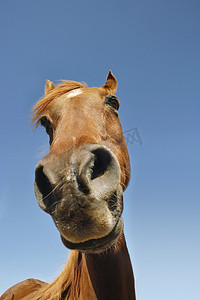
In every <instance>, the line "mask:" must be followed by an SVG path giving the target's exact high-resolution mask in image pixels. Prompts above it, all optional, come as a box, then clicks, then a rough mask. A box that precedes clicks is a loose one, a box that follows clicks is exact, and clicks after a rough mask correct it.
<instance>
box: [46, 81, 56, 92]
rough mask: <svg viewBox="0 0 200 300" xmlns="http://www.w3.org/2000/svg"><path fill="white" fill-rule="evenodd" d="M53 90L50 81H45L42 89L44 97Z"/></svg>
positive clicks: (53, 87)
mask: <svg viewBox="0 0 200 300" xmlns="http://www.w3.org/2000/svg"><path fill="white" fill-rule="evenodd" d="M53 89H55V85H54V84H53V82H52V81H50V80H47V81H46V83H45V88H44V92H45V95H47V94H48V93H49V92H50V91H51V90H53Z"/></svg>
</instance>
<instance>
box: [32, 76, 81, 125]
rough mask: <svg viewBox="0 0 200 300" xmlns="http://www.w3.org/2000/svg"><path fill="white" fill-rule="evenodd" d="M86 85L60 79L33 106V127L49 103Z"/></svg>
mask: <svg viewBox="0 0 200 300" xmlns="http://www.w3.org/2000/svg"><path fill="white" fill-rule="evenodd" d="M86 87H87V85H86V84H85V83H80V82H77V81H72V80H62V81H61V82H60V83H59V84H58V85H57V86H56V87H55V88H54V89H53V90H51V91H50V92H49V93H48V94H45V95H44V96H43V97H42V98H41V99H40V100H39V101H38V102H37V103H36V104H35V105H34V107H33V113H32V122H33V124H35V125H34V127H37V126H38V124H39V118H40V116H41V115H42V113H43V112H44V111H45V109H46V107H47V106H48V105H49V103H50V102H51V101H52V100H54V99H55V98H58V97H60V96H62V95H64V94H66V93H68V92H70V91H72V90H75V89H79V88H86Z"/></svg>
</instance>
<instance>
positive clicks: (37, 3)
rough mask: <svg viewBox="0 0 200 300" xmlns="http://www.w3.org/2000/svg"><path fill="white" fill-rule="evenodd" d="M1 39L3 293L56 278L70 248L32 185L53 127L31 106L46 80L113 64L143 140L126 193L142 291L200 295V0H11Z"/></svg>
mask: <svg viewBox="0 0 200 300" xmlns="http://www.w3.org/2000/svg"><path fill="white" fill-rule="evenodd" d="M0 41H1V47H0V113H1V117H0V128H1V147H0V157H1V164H0V165H1V172H0V176H1V179H0V294H1V293H2V292H3V291H5V290H6V289H7V288H8V287H10V286H11V285H13V284H15V283H16V282H19V281H21V280H24V279H26V278H30V277H33V278H38V279H41V280H44V281H48V280H52V279H54V278H55V277H56V276H57V275H58V274H59V272H60V271H61V270H62V268H63V266H64V263H65V261H66V259H67V257H68V253H69V252H68V250H67V249H66V248H65V247H64V246H63V244H62V243H61V241H60V238H59V234H58V232H57V229H56V228H55V226H54V224H53V222H52V220H51V218H50V216H48V215H47V214H45V213H44V212H43V211H42V210H41V209H40V208H39V207H38V205H37V202H36V199H35V196H34V192H33V182H34V168H35V165H36V164H37V162H38V161H39V160H40V158H41V157H42V156H43V155H44V154H46V153H47V152H48V138H47V136H46V135H45V132H44V130H42V129H38V130H36V131H32V129H31V126H30V123H29V121H30V114H31V108H32V106H33V105H34V103H35V102H36V101H37V99H39V98H40V97H41V96H42V94H43V88H44V84H45V81H46V79H50V80H53V81H55V80H59V79H71V80H77V81H85V82H86V83H87V84H88V85H89V86H100V85H102V84H104V82H105V80H106V76H107V74H108V71H109V69H112V71H113V73H114V75H115V76H116V77H117V79H118V83H119V87H118V92H117V96H118V97H119V99H120V102H121V107H120V118H121V123H122V127H123V130H124V131H126V130H132V129H133V128H137V130H138V133H139V135H140V137H141V140H142V144H140V143H139V142H137V141H135V142H134V143H131V142H130V141H129V143H128V148H129V153H130V157H131V166H132V178H131V182H130V185H129V187H128V189H127V191H126V192H125V195H124V201H125V210H124V222H125V234H126V240H127V243H128V248H129V252H130V255H131V260H132V264H133V269H134V273H135V279H136V294H137V300H169V299H170V300H199V299H200V289H199V285H200V271H199V270H200V258H199V253H200V238H199V231H200V159H199V156H200V118H199V115H200V2H199V0H190V1H189V0H187V1H186V0H168V1H164V0H140V1H139V0H123V1H122V0H115V1H114V0H106V1H105V0H102V1H97V0H85V1H81V0H77V1H69V0H68V1H67V0H65V1H64V0H60V1H56V0H18V1H16V0H12V1H11V0H1V1H0ZM131 133H133V130H132V131H131ZM129 137H130V136H129Z"/></svg>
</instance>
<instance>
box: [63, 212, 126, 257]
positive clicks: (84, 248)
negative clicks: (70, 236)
mask: <svg viewBox="0 0 200 300" xmlns="http://www.w3.org/2000/svg"><path fill="white" fill-rule="evenodd" d="M122 230H123V220H122V217H120V218H119V219H118V221H117V222H116V224H115V226H114V228H113V229H112V231H111V232H110V233H109V234H108V235H106V236H104V237H101V238H97V239H89V240H87V241H85V242H80V243H74V242H71V241H69V240H67V239H66V238H65V237H64V236H63V235H62V234H60V236H61V240H62V242H63V244H64V246H65V247H67V248H69V249H71V250H79V251H81V252H85V253H100V252H103V251H105V250H107V249H109V248H111V247H112V246H113V245H114V244H115V243H116V241H117V239H118V237H119V236H120V234H121V233H122Z"/></svg>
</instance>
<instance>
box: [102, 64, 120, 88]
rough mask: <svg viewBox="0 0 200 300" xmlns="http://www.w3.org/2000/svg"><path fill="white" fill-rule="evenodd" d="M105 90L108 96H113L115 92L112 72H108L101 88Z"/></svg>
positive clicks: (115, 82)
mask: <svg viewBox="0 0 200 300" xmlns="http://www.w3.org/2000/svg"><path fill="white" fill-rule="evenodd" d="M102 87H103V88H105V89H107V90H108V92H109V93H110V94H115V93H116V91H117V79H116V78H115V76H114V75H113V73H112V71H111V70H110V71H109V74H108V77H107V80H106V83H105V84H104V85H103V86H102Z"/></svg>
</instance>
